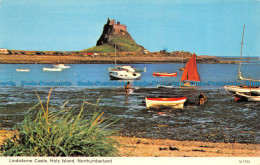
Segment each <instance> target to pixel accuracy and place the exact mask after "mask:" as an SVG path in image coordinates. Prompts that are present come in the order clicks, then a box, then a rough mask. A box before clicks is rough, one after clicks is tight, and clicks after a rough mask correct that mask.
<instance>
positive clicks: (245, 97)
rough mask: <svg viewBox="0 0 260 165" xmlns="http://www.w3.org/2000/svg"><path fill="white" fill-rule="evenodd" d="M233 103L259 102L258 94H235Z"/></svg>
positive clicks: (259, 95)
mask: <svg viewBox="0 0 260 165" xmlns="http://www.w3.org/2000/svg"><path fill="white" fill-rule="evenodd" d="M235 101H249V102H255V101H260V94H259V93H255V92H236V98H235Z"/></svg>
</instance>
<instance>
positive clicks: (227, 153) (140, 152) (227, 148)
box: [0, 130, 260, 157]
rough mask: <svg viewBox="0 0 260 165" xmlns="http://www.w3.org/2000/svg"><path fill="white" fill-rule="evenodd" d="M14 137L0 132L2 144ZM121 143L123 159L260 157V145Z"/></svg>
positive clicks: (126, 139)
mask: <svg viewBox="0 0 260 165" xmlns="http://www.w3.org/2000/svg"><path fill="white" fill-rule="evenodd" d="M12 135H14V132H12V131H8V130H1V131H0V144H2V142H3V140H4V139H6V138H8V137H11V136H12ZM113 138H114V139H115V140H116V141H118V142H119V143H120V147H119V148H118V149H119V154H120V155H121V156H122V157H259V156H260V150H259V148H260V144H240V143H211V142H201V141H177V140H169V139H146V138H135V137H122V136H115V137H113Z"/></svg>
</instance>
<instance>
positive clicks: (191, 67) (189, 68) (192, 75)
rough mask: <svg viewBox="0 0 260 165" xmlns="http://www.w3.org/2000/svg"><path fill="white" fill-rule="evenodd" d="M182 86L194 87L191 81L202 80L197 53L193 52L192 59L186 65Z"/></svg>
mask: <svg viewBox="0 0 260 165" xmlns="http://www.w3.org/2000/svg"><path fill="white" fill-rule="evenodd" d="M180 81H181V84H180V85H181V87H192V86H194V85H192V84H190V82H191V81H201V80H200V76H199V73H198V69H197V62H196V55H195V53H193V55H192V56H191V58H190V60H189V61H188V63H187V64H186V66H185V69H184V71H183V74H182V76H181V80H180Z"/></svg>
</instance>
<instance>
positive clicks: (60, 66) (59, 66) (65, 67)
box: [53, 51, 70, 69]
mask: <svg viewBox="0 0 260 165" xmlns="http://www.w3.org/2000/svg"><path fill="white" fill-rule="evenodd" d="M53 66H54V67H55V68H61V69H67V68H70V66H68V65H64V64H60V51H59V58H58V64H55V65H53Z"/></svg>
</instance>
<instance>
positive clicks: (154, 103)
mask: <svg viewBox="0 0 260 165" xmlns="http://www.w3.org/2000/svg"><path fill="white" fill-rule="evenodd" d="M185 101H186V97H179V98H148V97H146V98H145V103H146V107H147V109H151V108H155V109H161V108H177V109H182V108H183V106H184V103H185Z"/></svg>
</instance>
